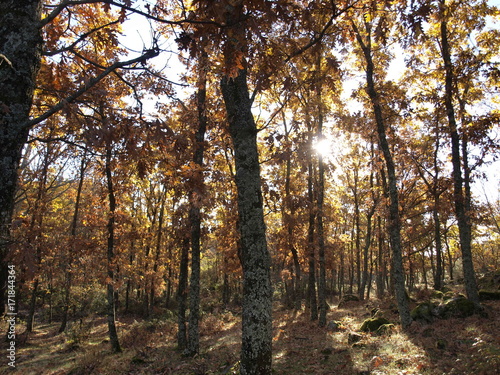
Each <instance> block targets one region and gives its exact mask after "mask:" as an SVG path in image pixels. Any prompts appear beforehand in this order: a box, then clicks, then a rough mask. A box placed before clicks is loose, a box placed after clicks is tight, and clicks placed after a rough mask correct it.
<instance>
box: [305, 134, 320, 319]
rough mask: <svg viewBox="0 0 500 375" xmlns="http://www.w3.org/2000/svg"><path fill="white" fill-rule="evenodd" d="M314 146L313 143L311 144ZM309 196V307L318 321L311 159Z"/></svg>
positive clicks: (311, 166)
mask: <svg viewBox="0 0 500 375" xmlns="http://www.w3.org/2000/svg"><path fill="white" fill-rule="evenodd" d="M311 145H312V143H311ZM307 170H308V175H307V194H308V197H309V205H310V206H309V223H308V229H307V247H308V256H309V282H308V286H307V300H308V304H307V306H308V307H309V309H310V312H311V320H317V319H318V301H317V298H316V242H315V238H314V228H315V224H316V210H315V207H314V206H315V204H314V190H313V189H314V187H313V163H312V160H311V159H310V160H309V161H308V165H307Z"/></svg>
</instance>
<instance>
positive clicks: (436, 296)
mask: <svg viewBox="0 0 500 375" xmlns="http://www.w3.org/2000/svg"><path fill="white" fill-rule="evenodd" d="M443 297H444V293H443V292H441V291H440V290H434V291H433V292H432V293H431V298H434V299H443Z"/></svg>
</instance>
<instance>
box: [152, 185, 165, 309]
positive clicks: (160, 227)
mask: <svg viewBox="0 0 500 375" xmlns="http://www.w3.org/2000/svg"><path fill="white" fill-rule="evenodd" d="M165 201H166V194H163V193H162V197H161V204H160V209H159V212H158V229H157V231H156V245H155V259H154V262H153V275H152V276H151V289H150V294H149V300H150V305H151V310H152V309H153V308H154V307H155V295H156V287H155V284H156V277H157V275H156V272H158V265H159V263H160V255H161V248H162V246H161V244H162V243H161V240H162V238H163V218H164V215H165Z"/></svg>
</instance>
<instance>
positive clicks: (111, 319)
mask: <svg viewBox="0 0 500 375" xmlns="http://www.w3.org/2000/svg"><path fill="white" fill-rule="evenodd" d="M111 158H112V147H111V144H109V141H108V144H107V145H106V162H105V174H106V183H107V188H108V200H109V214H108V215H109V218H108V223H107V230H108V246H107V268H108V272H107V273H108V275H107V276H108V277H107V283H106V284H107V285H106V289H107V302H108V304H107V318H108V331H109V341H110V343H111V348H112V349H113V351H114V352H115V353H118V352H121V347H120V342H119V341H118V332H117V330H116V324H115V320H116V317H115V310H116V309H115V291H114V270H113V268H114V267H115V265H114V260H115V259H114V258H115V254H114V247H115V213H116V198H115V189H114V186H113V174H112V169H111V168H112V167H111Z"/></svg>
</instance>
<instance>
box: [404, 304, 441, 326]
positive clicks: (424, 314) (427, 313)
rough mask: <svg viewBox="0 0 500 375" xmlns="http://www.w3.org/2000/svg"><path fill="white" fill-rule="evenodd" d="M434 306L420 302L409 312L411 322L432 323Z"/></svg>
mask: <svg viewBox="0 0 500 375" xmlns="http://www.w3.org/2000/svg"><path fill="white" fill-rule="evenodd" d="M434 309H435V306H434V304H433V303H432V302H422V303H420V304H419V305H417V307H415V308H414V309H413V310H411V312H410V316H411V318H412V319H413V320H420V321H424V322H427V323H430V322H432V315H433V311H434Z"/></svg>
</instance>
